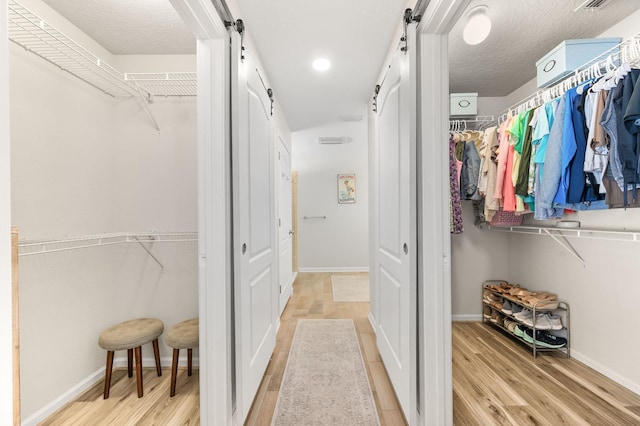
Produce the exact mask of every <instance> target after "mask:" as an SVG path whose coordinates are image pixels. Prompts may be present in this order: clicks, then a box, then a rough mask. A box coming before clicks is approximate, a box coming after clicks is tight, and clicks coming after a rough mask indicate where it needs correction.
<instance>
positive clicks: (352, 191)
mask: <svg viewBox="0 0 640 426" xmlns="http://www.w3.org/2000/svg"><path fill="white" fill-rule="evenodd" d="M355 203H356V175H355V174H354V173H346V174H339V175H338V204H355Z"/></svg>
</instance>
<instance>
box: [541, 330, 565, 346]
mask: <svg viewBox="0 0 640 426" xmlns="http://www.w3.org/2000/svg"><path fill="white" fill-rule="evenodd" d="M536 345H538V346H542V347H545V348H552V349H558V348H562V347H564V346H566V345H567V339H565V338H564V337H560V336H556V335H555V334H551V333H547V332H546V331H536Z"/></svg>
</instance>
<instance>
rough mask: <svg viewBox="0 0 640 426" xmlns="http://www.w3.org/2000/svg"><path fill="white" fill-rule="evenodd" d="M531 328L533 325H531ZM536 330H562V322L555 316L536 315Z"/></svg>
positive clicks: (546, 314) (547, 314)
mask: <svg viewBox="0 0 640 426" xmlns="http://www.w3.org/2000/svg"><path fill="white" fill-rule="evenodd" d="M531 326H533V324H531ZM535 328H536V329H537V330H562V320H561V319H560V317H559V316H557V315H551V314H549V313H540V314H537V315H536V326H535Z"/></svg>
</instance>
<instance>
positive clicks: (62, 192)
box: [10, 47, 198, 421]
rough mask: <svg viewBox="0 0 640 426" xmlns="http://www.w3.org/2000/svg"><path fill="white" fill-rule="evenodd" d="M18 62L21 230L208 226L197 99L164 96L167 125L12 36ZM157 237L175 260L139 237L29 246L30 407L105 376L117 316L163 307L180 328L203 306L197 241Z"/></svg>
mask: <svg viewBox="0 0 640 426" xmlns="http://www.w3.org/2000/svg"><path fill="white" fill-rule="evenodd" d="M155 59H158V58H155ZM142 61H144V58H133V57H128V58H125V60H123V63H124V62H127V63H131V64H133V63H135V62H142ZM171 61H172V59H171V58H162V61H161V62H163V63H171ZM189 63H191V64H193V66H195V61H194V60H193V58H184V57H178V58H175V61H174V66H175V67H176V69H178V68H179V69H180V70H181V71H190V69H189V68H188V65H189ZM10 66H11V80H10V90H11V105H10V108H11V147H12V154H11V165H12V210H13V212H12V214H13V225H16V226H19V227H20V231H21V238H23V239H29V240H34V239H43V238H63V237H66V236H79V235H86V234H98V233H105V232H146V231H152V230H156V231H161V232H163V231H190V232H195V231H196V229H197V216H196V211H197V210H196V170H197V167H196V102H195V99H193V98H186V97H185V98H178V99H175V98H171V99H168V98H161V99H156V101H155V102H154V103H153V104H151V105H150V109H151V110H152V112H153V114H154V116H155V119H156V120H157V122H158V125H159V127H160V131H159V132H158V131H157V130H156V129H155V128H154V127H153V125H152V122H151V121H150V119H149V117H148V116H147V114H146V112H145V111H144V109H143V108H142V105H141V104H140V103H139V102H138V101H136V100H134V99H112V98H110V97H109V96H106V95H104V94H103V93H102V92H100V91H98V90H96V89H95V88H93V87H91V86H89V85H87V84H85V83H84V82H82V81H80V80H78V79H76V78H74V77H73V76H71V75H69V74H68V73H64V72H62V71H60V70H59V69H57V68H55V67H53V66H52V65H50V64H48V63H47V62H45V61H42V60H41V59H39V58H37V57H36V56H34V55H32V54H29V53H28V52H25V51H24V50H23V49H19V48H15V47H14V48H12V49H11V57H10ZM191 70H193V69H191ZM127 71H131V72H135V71H142V70H136V69H128V70H127ZM159 71H164V70H162V69H161V70H159ZM148 246H149V247H150V249H151V251H152V252H153V253H154V255H156V257H157V258H158V259H159V260H160V261H161V262H162V263H163V264H164V266H165V271H164V272H162V271H161V269H160V267H159V265H158V264H157V263H156V262H155V261H154V260H153V259H152V258H151V257H150V256H149V255H148V254H147V253H146V252H145V251H144V250H143V249H142V247H140V246H139V245H137V244H134V243H128V244H120V245H114V246H103V247H96V248H91V249H79V250H72V251H66V252H59V253H45V254H38V255H32V256H22V257H21V258H20V268H21V271H20V272H21V281H20V288H21V346H22V347H21V361H22V365H21V367H22V398H21V399H22V414H23V419H25V420H27V421H30V420H31V421H35V420H38V419H39V418H41V416H40V415H41V414H42V415H45V414H46V412H47V410H49V409H50V408H51V407H54V406H55V404H56V402H57V401H58V400H59V399H60V398H64V397H65V395H67V394H69V393H73V392H74V391H77V390H79V389H80V388H81V387H82V386H83V385H86V384H91V382H92V381H94V380H98V381H99V380H102V377H103V376H102V374H103V369H104V363H105V355H106V353H105V352H104V351H103V350H102V349H100V348H99V347H98V344H97V339H98V336H99V334H100V332H101V331H102V330H103V329H104V328H106V327H107V326H109V325H112V324H115V323H117V322H120V321H124V320H127V319H131V318H134V317H141V316H153V317H156V318H159V319H161V320H162V321H163V322H164V323H165V328H168V327H170V326H171V325H173V324H175V323H176V322H179V321H181V320H184V319H187V318H192V317H196V316H197V315H198V296H197V292H198V290H197V280H198V276H197V247H196V242H173V243H162V242H157V243H153V244H148ZM163 342H164V341H163V339H162V338H161V345H160V348H161V356H162V357H163V362H164V364H165V366H166V367H168V366H169V365H170V364H169V362H170V361H169V360H170V353H171V352H170V348H168V347H167V346H166V345H164V344H163ZM116 356H117V357H118V356H120V357H122V356H124V352H123V353H118V354H116ZM143 356H144V357H145V358H149V357H151V352H150V349H149V348H144V349H143ZM196 356H197V353H196ZM151 359H152V357H151ZM151 362H153V361H151Z"/></svg>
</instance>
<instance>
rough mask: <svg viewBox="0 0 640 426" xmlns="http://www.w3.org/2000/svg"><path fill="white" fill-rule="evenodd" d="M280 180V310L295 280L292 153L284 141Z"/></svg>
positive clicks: (280, 143)
mask: <svg viewBox="0 0 640 426" xmlns="http://www.w3.org/2000/svg"><path fill="white" fill-rule="evenodd" d="M278 164H279V169H280V170H279V174H278V178H279V182H280V186H279V188H278V191H279V192H278V196H279V198H278V199H279V207H278V237H279V238H278V241H279V251H280V261H279V266H280V268H279V271H280V274H279V275H280V279H279V281H280V311H279V313H280V314H282V311H284V307H285V306H286V304H287V301H288V300H289V297H290V296H291V284H293V283H292V280H293V252H292V250H291V248H292V247H291V242H292V236H293V226H292V222H291V154H290V153H289V151H288V150H287V147H286V145H285V143H284V141H283V140H282V139H281V140H280V141H279V143H278Z"/></svg>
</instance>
